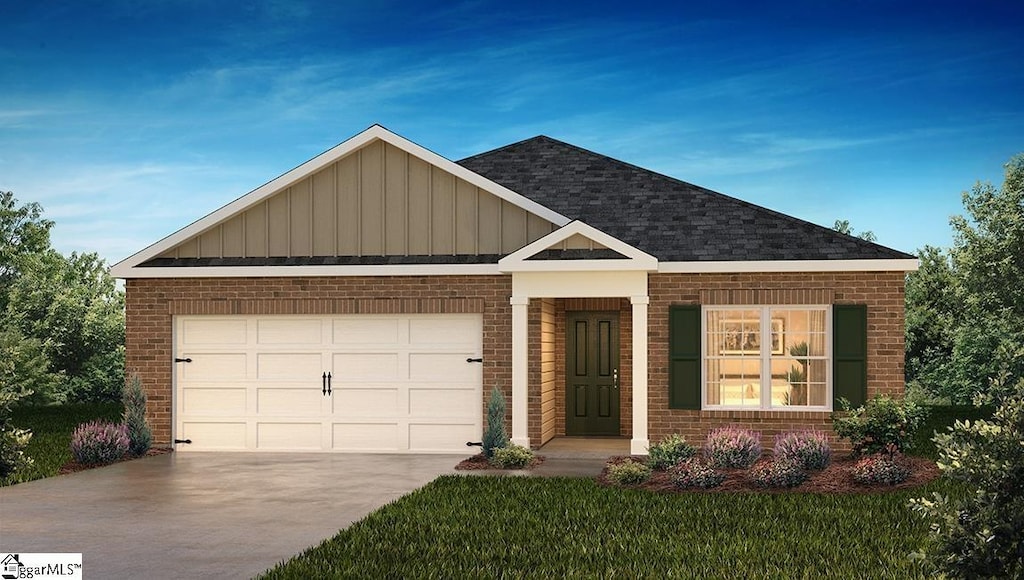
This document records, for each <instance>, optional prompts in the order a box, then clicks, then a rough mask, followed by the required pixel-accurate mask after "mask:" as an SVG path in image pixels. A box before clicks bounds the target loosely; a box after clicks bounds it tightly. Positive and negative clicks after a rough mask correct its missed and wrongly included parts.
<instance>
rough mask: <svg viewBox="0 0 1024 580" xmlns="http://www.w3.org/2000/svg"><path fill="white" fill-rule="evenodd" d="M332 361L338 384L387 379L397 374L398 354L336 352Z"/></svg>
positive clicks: (391, 378) (392, 378) (394, 377)
mask: <svg viewBox="0 0 1024 580" xmlns="http://www.w3.org/2000/svg"><path fill="white" fill-rule="evenodd" d="M333 363H334V364H333V365H332V367H333V369H334V377H335V380H336V381H338V382H339V383H340V384H347V383H349V382H351V381H367V380H373V381H389V380H394V379H396V378H398V376H399V368H398V364H399V356H398V354H396V353H390V352H389V353H373V352H362V353H336V354H335V355H334V357H333Z"/></svg>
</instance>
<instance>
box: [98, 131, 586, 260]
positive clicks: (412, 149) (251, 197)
mask: <svg viewBox="0 0 1024 580" xmlns="http://www.w3.org/2000/svg"><path fill="white" fill-rule="evenodd" d="M378 139H379V140H381V141H384V142H386V143H388V144H390V145H393V146H395V147H397V148H399V149H401V150H403V151H405V152H406V153H409V154H410V155H413V156H415V157H418V158H419V159H421V160H423V161H425V162H427V163H429V164H431V165H434V166H436V167H438V168H440V169H442V170H443V171H447V172H448V173H451V174H452V175H455V176H456V177H458V178H460V179H463V180H465V181H467V182H469V183H471V184H473V185H475V186H477V187H479V188H481V189H483V190H484V191H486V192H488V193H491V194H493V195H496V196H498V197H499V198H501V199H503V200H505V201H507V202H509V203H511V204H512V205H515V206H517V207H520V208H522V209H524V210H526V211H527V212H530V213H532V214H535V215H537V216H539V217H542V218H544V219H546V220H548V221H550V222H552V223H554V224H555V225H557V226H564V225H565V224H567V223H569V218H567V217H565V216H563V215H562V214H560V213H558V212H556V211H554V210H551V209H549V208H547V207H544V206H543V205H541V204H539V203H537V202H535V201H533V200H531V199H528V198H526V197H524V196H522V195H519V194H518V193H516V192H514V191H512V190H511V189H508V188H507V187H504V186H502V185H499V184H497V183H495V182H493V181H491V180H489V179H487V178H485V177H483V176H482V175H479V174H477V173H474V172H472V171H470V170H468V169H466V168H465V167H462V166H461V165H459V164H457V163H455V162H454V161H450V160H448V159H445V158H444V157H441V156H440V155H438V154H437V153H434V152H433V151H430V150H429V149H426V148H425V147H422V146H420V145H417V144H415V143H413V142H412V141H409V140H408V139H406V138H404V137H401V136H399V135H396V134H395V133H392V132H391V131H388V130H387V129H385V128H384V127H382V126H380V125H373V126H372V127H370V128H369V129H366V130H365V131H363V132H362V133H359V134H358V135H355V136H354V137H351V138H350V139H348V140H346V141H344V142H343V143H341V144H339V145H336V146H335V147H333V148H331V149H329V150H327V151H325V152H323V153H321V154H320V155H317V156H316V157H314V158H313V159H310V160H309V161H307V162H305V163H303V164H302V165H299V166H298V167H296V168H295V169H292V170H291V171H288V172H287V173H285V174H283V175H281V176H279V177H277V178H275V179H273V180H272V181H269V182H267V183H265V184H264V185H262V186H260V187H258V188H256V189H254V190H252V191H251V192H249V193H247V194H245V195H243V196H242V197H239V198H238V199H236V200H234V201H232V202H231V203H229V204H227V205H225V206H223V207H221V208H220V209H218V210H216V211H214V212H213V213H211V214H209V215H207V216H205V217H203V218H200V219H199V220H197V221H195V222H192V224H190V225H188V226H186V227H184V228H182V229H180V230H178V231H177V232H175V233H173V234H171V235H169V236H167V237H166V238H164V239H162V240H160V241H158V242H156V243H155V244H152V245H150V246H148V247H146V248H145V249H143V250H141V251H139V252H136V253H135V254H132V255H131V256H129V257H127V258H125V259H124V260H121V261H120V262H118V263H117V264H114V265H113V266H112V267H111V268H110V273H111V275H112V276H114V277H115V278H136V277H143V276H137V275H134V274H136V273H135V272H132V270H133V269H134V268H135V267H136V266H138V265H139V264H142V263H144V262H146V261H148V260H151V259H153V258H155V257H157V256H159V255H160V254H162V253H164V252H165V251H167V250H169V249H171V248H173V247H174V246H176V245H178V244H180V243H182V242H184V241H186V240H188V239H189V238H191V237H193V236H196V235H198V234H199V233H201V232H203V231H205V230H207V229H208V228H211V227H213V226H215V225H217V224H219V223H221V222H223V221H225V220H227V219H229V218H231V217H232V216H234V215H236V214H238V213H241V212H243V211H245V210H247V209H249V208H250V207H251V206H253V205H255V204H257V203H259V202H261V201H263V200H264V199H266V198H268V197H270V196H272V195H274V194H276V193H278V192H280V191H281V190H283V189H285V188H287V187H289V186H291V185H292V184H294V183H297V182H298V181H301V180H302V179H304V178H306V177H308V176H310V175H313V174H314V173H316V172H317V171H319V170H321V169H323V168H324V167H326V166H328V165H330V164H331V163H334V162H335V161H337V160H339V159H341V158H342V157H345V156H346V155H348V154H349V153H352V152H353V151H356V150H358V149H360V148H362V147H363V146H365V145H368V144H369V143H371V142H373V141H374V140H378ZM145 270H150V268H145ZM130 274H131V275H130ZM264 275H269V274H264ZM332 275H338V274H332Z"/></svg>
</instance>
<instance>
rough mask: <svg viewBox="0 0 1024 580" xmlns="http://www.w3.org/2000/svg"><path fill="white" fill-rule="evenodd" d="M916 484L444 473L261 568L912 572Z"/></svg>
mask: <svg viewBox="0 0 1024 580" xmlns="http://www.w3.org/2000/svg"><path fill="white" fill-rule="evenodd" d="M936 489H944V490H947V491H948V490H949V486H948V484H945V483H943V482H937V483H934V484H932V485H930V486H929V487H928V488H925V489H919V490H914V491H910V492H900V493H891V494H877V495H841V496H830V495H813V494H779V495H774V494H756V493H748V494H699V493H691V494H680V495H672V494H655V493H650V492H645V491H637V490H630V489H616V488H606V487H601V486H599V485H597V484H596V483H595V482H594V481H592V480H589V479H579V478H575V479H571V478H564V479H562V478H560V479H544V478H522V477H480V476H445V477H441V478H439V479H437V480H435V481H434V482H433V483H431V484H429V485H427V486H426V487H424V488H421V489H420V490H418V491H416V492H414V493H412V494H410V495H408V496H405V497H403V498H401V499H400V500H398V501H397V502H395V503H393V504H390V505H388V506H385V507H384V508H382V509H380V510H378V511H377V512H374V513H373V514H371V515H370V516H368V517H367V518H365V519H364V520H362V521H360V522H358V523H356V524H354V525H353V526H351V527H350V528H348V529H346V530H343V531H342V532H341V533H339V534H338V535H337V536H335V537H334V538H332V539H330V540H328V541H326V542H324V543H323V544H321V545H320V546H318V547H315V548H312V549H310V550H308V551H306V552H305V553H303V554H301V555H299V556H297V557H296V558H293V559H292V560H291V561H289V562H287V563H285V564H283V565H281V566H278V567H276V568H274V569H272V570H270V571H268V572H267V573H266V575H265V576H264V577H265V578H324V577H328V578H329V577H337V578H497V577H520V576H528V577H537V578H557V577H573V576H575V577H598V576H600V577H617V578H641V577H651V578H666V577H685V578H916V577H921V576H920V575H919V574H918V573H917V571H916V570H915V569H914V567H913V565H912V564H911V563H910V561H909V560H908V559H907V554H909V553H910V552H911V551H913V550H914V549H915V548H917V547H918V545H919V544H920V542H921V540H922V539H923V537H924V534H925V533H926V525H925V523H924V522H923V521H921V519H920V518H919V517H917V516H916V515H915V514H913V513H912V512H911V511H910V510H909V509H908V508H907V501H908V499H909V498H911V497H915V496H918V495H921V494H922V493H925V492H930V491H932V490H936Z"/></svg>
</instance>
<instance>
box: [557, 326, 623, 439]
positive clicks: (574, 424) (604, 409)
mask: <svg viewBox="0 0 1024 580" xmlns="http://www.w3.org/2000/svg"><path fill="white" fill-rule="evenodd" d="M565 347H566V355H565V370H566V377H565V387H566V396H565V415H566V416H565V434H566V435H619V313H618V312H569V313H567V314H566V337H565Z"/></svg>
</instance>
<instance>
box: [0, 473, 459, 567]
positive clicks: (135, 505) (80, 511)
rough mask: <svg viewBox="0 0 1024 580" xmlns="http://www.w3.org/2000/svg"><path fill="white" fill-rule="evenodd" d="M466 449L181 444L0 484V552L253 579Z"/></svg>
mask: <svg viewBox="0 0 1024 580" xmlns="http://www.w3.org/2000/svg"><path fill="white" fill-rule="evenodd" d="M463 458H464V457H463V456H453V455H361V454H360V455H349V454H326V453H325V454H311V453H304V454H294V453H287V454H285V453H259V454H252V453H171V454H168V455H160V456H154V457H147V458H144V459H139V460H135V461H129V462H125V463H119V464H116V465H111V466H107V467H103V468H99V469H92V470H89V471H83V472H80V473H75V474H71V475H65V476H60V477H52V478H49V479H44V480H39V481H33V482H29V483H22V484H18V485H14V486H10V487H4V488H0V552H7V551H12V552H81V553H82V564H83V566H82V568H83V575H84V577H86V578H112V579H117V578H153V579H158V578H185V577H188V578H251V577H252V576H254V575H256V574H259V573H261V572H263V571H264V570H266V569H267V568H269V567H271V566H273V565H274V564H276V563H277V562H279V561H281V560H283V559H287V558H290V557H292V556H294V555H296V554H298V553H300V552H302V551H303V550H305V549H306V548H308V547H310V546H313V545H316V544H319V543H320V542H321V541H323V540H325V539H327V538H329V537H331V536H333V535H334V534H336V533H337V532H338V530H339V529H341V528H344V527H347V526H348V525H349V524H351V523H352V522H355V521H357V520H360V519H362V518H363V517H365V516H366V515H367V514H369V513H370V512H371V511H373V510H375V509H377V508H379V507H381V506H383V505H385V504H387V503H389V502H391V501H394V500H395V499H397V498H399V497H401V496H403V495H405V494H407V493H409V492H411V491H413V490H415V489H416V488H418V487H420V486H422V485H424V484H426V483H428V482H430V481H431V480H433V479H434V478H436V477H437V476H439V475H441V474H445V473H455V471H454V469H453V468H454V466H455V464H456V463H458V462H459V461H460V460H461V459H463Z"/></svg>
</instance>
